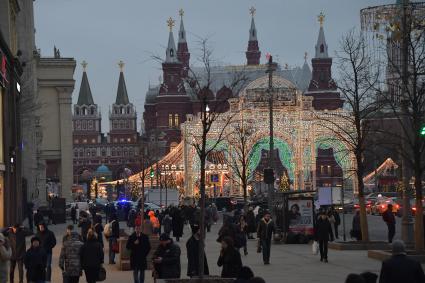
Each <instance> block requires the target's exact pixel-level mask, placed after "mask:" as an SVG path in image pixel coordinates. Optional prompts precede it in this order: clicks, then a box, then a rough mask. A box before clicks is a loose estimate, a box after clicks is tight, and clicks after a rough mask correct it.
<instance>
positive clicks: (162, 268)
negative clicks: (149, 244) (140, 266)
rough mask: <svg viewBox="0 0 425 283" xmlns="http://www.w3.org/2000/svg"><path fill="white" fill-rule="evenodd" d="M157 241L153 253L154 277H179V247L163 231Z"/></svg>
mask: <svg viewBox="0 0 425 283" xmlns="http://www.w3.org/2000/svg"><path fill="white" fill-rule="evenodd" d="M159 242H160V244H159V246H158V248H157V249H156V251H155V253H154V255H153V263H154V274H155V278H158V279H170V278H180V274H181V266H180V254H181V251H180V247H179V246H178V245H176V244H175V243H173V240H172V239H171V238H170V237H169V236H167V234H165V233H163V234H161V236H160V237H159Z"/></svg>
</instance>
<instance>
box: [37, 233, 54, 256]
mask: <svg viewBox="0 0 425 283" xmlns="http://www.w3.org/2000/svg"><path fill="white" fill-rule="evenodd" d="M37 237H38V238H39V239H40V246H41V247H42V248H43V250H44V252H45V253H46V254H51V253H52V249H53V248H54V247H55V246H56V237H55V234H54V233H53V232H52V231H50V230H49V229H48V228H47V226H45V230H44V231H43V232H41V231H38V232H37Z"/></svg>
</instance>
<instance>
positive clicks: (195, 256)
mask: <svg viewBox="0 0 425 283" xmlns="http://www.w3.org/2000/svg"><path fill="white" fill-rule="evenodd" d="M199 246H200V241H199V240H198V239H196V238H195V237H194V236H193V235H192V237H190V238H189V240H187V242H186V250H187V276H189V277H192V276H199V270H198V268H199ZM204 274H205V275H209V274H210V272H209V269H208V261H207V257H206V255H205V252H204Z"/></svg>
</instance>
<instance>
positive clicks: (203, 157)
mask: <svg viewBox="0 0 425 283" xmlns="http://www.w3.org/2000/svg"><path fill="white" fill-rule="evenodd" d="M206 139H207V137H206V133H205V130H204V135H203V139H202V148H201V154H200V155H201V156H200V159H201V162H200V163H201V180H200V188H199V189H200V193H201V198H200V200H199V206H200V208H201V214H200V218H201V219H199V230H200V232H201V237H200V240H199V244H200V247H199V255H198V256H199V268H198V270H199V277H200V278H204V250H205V163H206V159H207V156H206Z"/></svg>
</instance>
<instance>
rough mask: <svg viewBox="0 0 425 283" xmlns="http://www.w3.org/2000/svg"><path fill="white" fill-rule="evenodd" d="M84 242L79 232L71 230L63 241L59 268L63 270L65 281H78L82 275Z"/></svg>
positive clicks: (75, 282)
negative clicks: (81, 254) (82, 248)
mask: <svg viewBox="0 0 425 283" xmlns="http://www.w3.org/2000/svg"><path fill="white" fill-rule="evenodd" d="M82 246H83V242H82V241H81V237H80V235H79V234H78V233H77V232H74V231H72V230H71V232H70V234H69V235H68V237H67V238H66V239H65V241H64V242H63V245H62V248H61V251H60V255H59V268H60V269H61V270H62V276H63V279H64V282H65V281H66V282H67V283H78V281H79V280H80V276H81V256H80V253H81V247H82Z"/></svg>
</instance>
